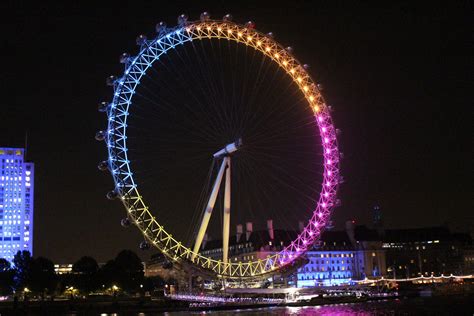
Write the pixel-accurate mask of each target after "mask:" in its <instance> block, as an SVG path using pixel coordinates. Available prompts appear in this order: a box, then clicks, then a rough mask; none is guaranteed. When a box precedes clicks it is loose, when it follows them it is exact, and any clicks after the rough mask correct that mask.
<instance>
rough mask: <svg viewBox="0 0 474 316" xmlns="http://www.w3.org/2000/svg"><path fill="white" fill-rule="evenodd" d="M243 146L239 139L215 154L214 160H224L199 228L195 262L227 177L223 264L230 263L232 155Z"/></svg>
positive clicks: (192, 258)
mask: <svg viewBox="0 0 474 316" xmlns="http://www.w3.org/2000/svg"><path fill="white" fill-rule="evenodd" d="M241 145H242V141H241V140H240V139H239V140H237V141H235V142H233V143H231V144H228V145H227V146H225V147H224V148H222V149H221V150H219V151H218V152H216V153H215V154H214V158H215V159H218V158H223V159H222V163H221V166H220V168H219V172H218V173H217V177H216V181H215V182H214V185H213V187H212V191H211V195H210V197H209V201H208V202H207V206H206V210H205V212H204V215H203V218H202V220H201V226H200V228H199V231H198V234H197V237H196V242H195V243H194V248H193V253H192V255H191V260H192V261H194V259H195V258H196V256H197V254H198V252H199V250H200V249H201V245H202V241H203V239H204V235H205V234H206V230H207V226H208V225H209V221H210V219H211V215H212V211H213V209H214V206H215V204H216V199H217V195H218V194H219V189H220V187H221V183H222V178H223V177H224V173H225V175H226V177H225V183H224V186H225V188H224V221H223V226H222V262H224V263H228V262H229V237H230V232H229V231H230V200H231V199H230V196H231V168H230V166H231V164H230V162H231V159H230V154H232V153H233V152H235V151H237V149H238V148H239V147H240V146H241Z"/></svg>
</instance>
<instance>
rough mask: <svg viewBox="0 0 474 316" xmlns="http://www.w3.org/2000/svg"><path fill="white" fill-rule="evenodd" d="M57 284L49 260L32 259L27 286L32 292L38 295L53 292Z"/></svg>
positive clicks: (52, 266) (52, 265)
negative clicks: (38, 293)
mask: <svg viewBox="0 0 474 316" xmlns="http://www.w3.org/2000/svg"><path fill="white" fill-rule="evenodd" d="M57 282H58V279H57V277H56V273H55V272H54V264H53V262H52V261H51V260H49V259H46V258H44V257H38V258H36V259H33V262H32V264H31V270H30V277H29V286H30V288H31V290H32V291H35V292H40V293H44V292H45V291H47V292H51V291H54V290H55V289H56V285H57Z"/></svg>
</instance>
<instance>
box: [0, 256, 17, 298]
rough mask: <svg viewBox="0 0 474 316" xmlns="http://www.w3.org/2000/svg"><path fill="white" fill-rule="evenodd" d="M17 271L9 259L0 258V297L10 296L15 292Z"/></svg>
mask: <svg viewBox="0 0 474 316" xmlns="http://www.w3.org/2000/svg"><path fill="white" fill-rule="evenodd" d="M14 276H15V271H14V270H13V269H12V267H11V264H10V262H9V261H8V260H7V259H4V258H0V295H9V294H11V293H12V291H13V287H14V285H15V283H14V279H13V278H14Z"/></svg>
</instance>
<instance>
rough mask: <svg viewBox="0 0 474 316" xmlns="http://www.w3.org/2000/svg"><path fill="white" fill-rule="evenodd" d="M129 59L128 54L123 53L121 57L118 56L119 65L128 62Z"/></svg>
mask: <svg viewBox="0 0 474 316" xmlns="http://www.w3.org/2000/svg"><path fill="white" fill-rule="evenodd" d="M129 58H130V54H128V53H123V54H122V55H120V63H121V64H125V63H127V61H128V59H129Z"/></svg>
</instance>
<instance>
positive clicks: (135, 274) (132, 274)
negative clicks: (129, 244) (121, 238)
mask: <svg viewBox="0 0 474 316" xmlns="http://www.w3.org/2000/svg"><path fill="white" fill-rule="evenodd" d="M115 263H116V265H117V268H118V269H119V275H118V276H119V282H120V285H121V286H122V288H123V289H124V290H125V291H134V290H135V291H136V290H138V289H139V288H140V284H142V283H143V278H144V271H143V264H142V261H141V259H140V258H139V257H138V256H137V254H136V253H134V252H133V251H131V250H122V251H121V252H120V253H119V254H118V255H117V257H116V258H115Z"/></svg>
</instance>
